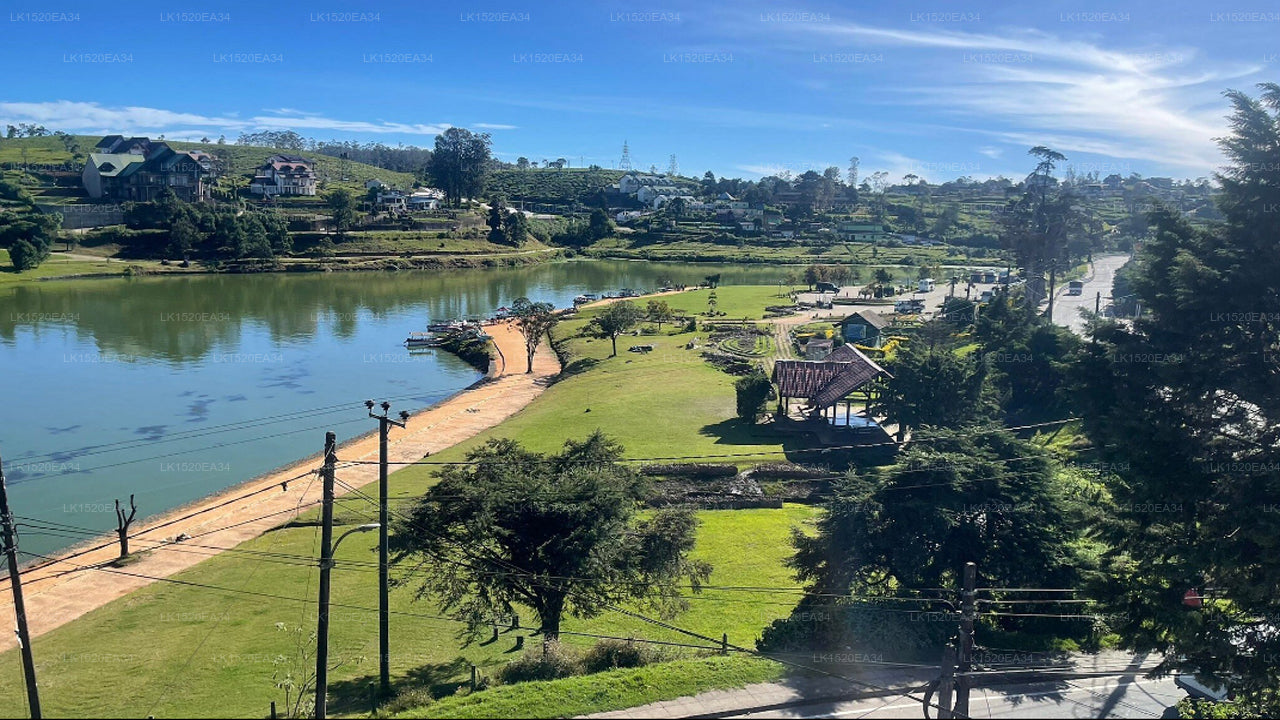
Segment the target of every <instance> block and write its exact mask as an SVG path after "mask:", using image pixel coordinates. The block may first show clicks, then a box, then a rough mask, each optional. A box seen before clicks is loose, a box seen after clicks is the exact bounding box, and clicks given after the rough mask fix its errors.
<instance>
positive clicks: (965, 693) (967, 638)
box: [952, 562, 978, 717]
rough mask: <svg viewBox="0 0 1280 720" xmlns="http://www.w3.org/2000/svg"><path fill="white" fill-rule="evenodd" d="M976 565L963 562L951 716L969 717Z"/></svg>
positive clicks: (975, 605)
mask: <svg viewBox="0 0 1280 720" xmlns="http://www.w3.org/2000/svg"><path fill="white" fill-rule="evenodd" d="M977 583H978V566H977V565H975V564H973V563H971V562H970V563H965V564H964V590H963V591H962V592H961V593H960V672H959V673H958V677H957V681H956V704H955V706H954V707H953V708H952V716H953V717H969V687H970V685H971V684H972V679H971V677H970V673H971V672H973V623H974V620H975V619H976V617H977V612H976V610H977V602H976V600H975V597H976V596H977V591H976V588H977Z"/></svg>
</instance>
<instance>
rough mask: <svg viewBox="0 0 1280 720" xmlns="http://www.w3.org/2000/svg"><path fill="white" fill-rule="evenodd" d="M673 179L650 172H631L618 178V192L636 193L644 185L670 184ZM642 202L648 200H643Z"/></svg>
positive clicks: (625, 193) (624, 193)
mask: <svg viewBox="0 0 1280 720" xmlns="http://www.w3.org/2000/svg"><path fill="white" fill-rule="evenodd" d="M670 184H671V181H670V180H668V179H667V178H665V177H663V176H662V175H653V174H650V173H629V174H627V175H623V176H622V178H621V179H619V180H618V192H620V193H622V194H623V195H635V194H636V193H637V192H639V191H640V188H643V187H652V186H654V185H670ZM641 202H647V201H645V200H641Z"/></svg>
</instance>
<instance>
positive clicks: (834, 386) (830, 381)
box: [773, 345, 889, 407]
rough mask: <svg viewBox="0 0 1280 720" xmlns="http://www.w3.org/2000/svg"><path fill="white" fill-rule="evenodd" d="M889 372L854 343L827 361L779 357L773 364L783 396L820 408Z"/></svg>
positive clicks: (775, 379) (835, 352)
mask: <svg viewBox="0 0 1280 720" xmlns="http://www.w3.org/2000/svg"><path fill="white" fill-rule="evenodd" d="M888 374H889V373H887V372H885V371H884V368H882V367H880V366H879V365H877V364H876V363H875V361H873V360H872V359H871V358H869V357H867V356H866V355H863V354H862V352H861V351H860V350H858V349H857V348H855V347H853V346H852V345H842V346H840V347H839V348H837V349H836V350H835V351H834V352H832V353H831V354H830V355H828V356H827V357H826V359H824V360H779V361H778V362H777V363H775V364H774V366H773V380H774V382H776V383H777V384H778V394H779V395H782V396H784V397H793V398H806V399H808V400H809V402H810V403H811V404H813V405H814V406H816V407H829V406H831V405H834V404H835V403H836V402H838V401H839V400H840V399H841V398H843V397H845V396H846V395H848V394H849V393H851V392H853V391H854V390H856V389H858V388H859V387H862V386H863V385H865V384H867V383H869V382H871V381H872V380H874V379H876V378H877V377H880V376H881V375H885V376H887V375H888Z"/></svg>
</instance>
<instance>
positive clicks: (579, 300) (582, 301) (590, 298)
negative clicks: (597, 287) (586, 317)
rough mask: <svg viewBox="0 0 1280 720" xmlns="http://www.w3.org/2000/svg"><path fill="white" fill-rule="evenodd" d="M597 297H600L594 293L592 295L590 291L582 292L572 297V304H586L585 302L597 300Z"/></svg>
mask: <svg viewBox="0 0 1280 720" xmlns="http://www.w3.org/2000/svg"><path fill="white" fill-rule="evenodd" d="M599 299H600V298H598V297H596V296H595V295H592V294H590V293H583V294H582V295H579V296H578V297H576V298H574V299H573V304H574V305H586V304H587V303H590V302H595V301H596V300H599Z"/></svg>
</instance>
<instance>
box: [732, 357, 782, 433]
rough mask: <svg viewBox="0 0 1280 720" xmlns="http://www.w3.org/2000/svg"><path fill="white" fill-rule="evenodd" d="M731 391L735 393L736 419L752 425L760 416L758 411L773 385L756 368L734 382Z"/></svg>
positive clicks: (761, 371)
mask: <svg viewBox="0 0 1280 720" xmlns="http://www.w3.org/2000/svg"><path fill="white" fill-rule="evenodd" d="M733 389H734V391H735V392H736V393H737V399H738V417H739V418H741V419H743V420H745V421H746V422H749V423H754V422H755V421H756V416H758V415H759V414H760V410H761V409H762V408H763V407H764V404H765V402H766V401H767V400H768V399H769V393H770V392H771V391H772V390H773V385H772V384H771V383H770V382H769V376H768V375H765V374H764V371H763V370H760V369H758V368H757V369H756V370H754V371H752V373H751V374H750V375H747V376H746V377H743V378H740V379H739V380H738V381H737V382H735V383H734V384H733Z"/></svg>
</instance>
